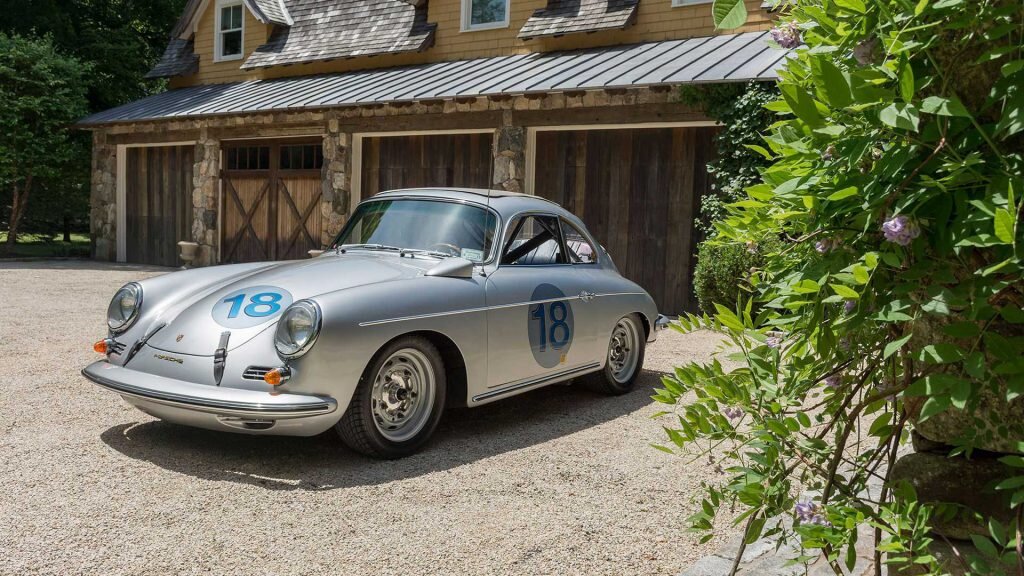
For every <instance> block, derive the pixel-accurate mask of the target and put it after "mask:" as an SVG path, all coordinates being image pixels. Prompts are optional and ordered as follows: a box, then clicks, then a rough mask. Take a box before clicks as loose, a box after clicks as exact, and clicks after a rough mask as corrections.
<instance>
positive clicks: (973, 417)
mask: <svg viewBox="0 0 1024 576" xmlns="http://www.w3.org/2000/svg"><path fill="white" fill-rule="evenodd" d="M979 396H980V402H979V404H978V408H977V409H976V410H975V411H973V412H971V411H965V410H957V409H956V408H950V409H948V410H946V411H944V412H940V413H939V414H936V415H934V416H932V417H931V418H929V419H927V420H925V421H924V422H915V424H914V428H915V430H917V432H918V433H919V434H921V436H923V437H925V438H927V439H928V440H931V441H932V442H937V443H939V444H954V443H956V439H957V438H959V437H960V436H962V435H963V433H964V432H965V431H966V430H970V429H971V428H972V427H978V428H980V430H979V433H978V434H979V435H978V436H977V437H976V440H975V442H974V445H975V447H977V448H980V449H982V450H987V451H989V452H1002V453H1005V454H1024V451H1022V450H1021V448H1022V440H1024V397H1020V398H1017V399H1016V400H1014V401H1013V402H1006V401H1005V400H1004V398H1001V397H999V396H997V395H996V394H995V393H993V392H992V391H991V390H988V389H985V390H982V391H981V392H980V394H979ZM910 400H911V401H908V402H907V413H908V414H909V415H910V416H911V418H912V419H914V417H915V416H916V415H917V414H918V413H920V409H921V404H922V403H923V402H922V400H923V399H921V398H918V399H910ZM914 400H916V401H914Z"/></svg>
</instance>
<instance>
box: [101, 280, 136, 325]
mask: <svg viewBox="0 0 1024 576" xmlns="http://www.w3.org/2000/svg"><path fill="white" fill-rule="evenodd" d="M140 310H142V286H141V285H140V284H138V283H137V282H131V283H128V284H125V285H124V286H122V287H121V289H120V290H118V291H117V293H116V294H114V298H113V299H111V301H110V305H109V306H107V327H108V328H110V331H111V332H113V333H114V334H120V333H121V332H124V331H125V330H127V329H129V328H131V327H132V324H134V323H135V321H136V320H138V318H139V311H140Z"/></svg>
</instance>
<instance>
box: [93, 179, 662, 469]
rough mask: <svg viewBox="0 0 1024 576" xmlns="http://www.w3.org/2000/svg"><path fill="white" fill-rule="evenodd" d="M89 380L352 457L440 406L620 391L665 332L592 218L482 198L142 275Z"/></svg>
mask: <svg viewBox="0 0 1024 576" xmlns="http://www.w3.org/2000/svg"><path fill="white" fill-rule="evenodd" d="M107 324H108V326H109V328H110V332H109V335H108V337H107V338H105V339H104V340H102V341H100V342H97V344H96V349H97V351H98V352H101V353H104V354H105V355H106V358H105V359H103V360H101V361H98V362H95V363H94V364H92V365H90V366H88V367H87V368H85V370H83V374H84V375H85V377H86V378H88V379H89V380H92V381H93V382H95V383H97V384H99V385H100V386H103V387H105V388H108V389H110V390H113V391H114V392H116V393H117V394H120V395H121V396H122V397H123V398H124V399H125V400H126V401H127V402H128V403H130V404H132V405H133V406H135V407H137V408H138V409H139V410H142V411H143V412H146V413H147V414H150V415H152V416H155V417H157V418H160V419H163V420H166V421H168V422H175V423H179V424H185V425H189V426H198V427H202V428H209V429H213V430H224V431H232V432H243V433H249V434H277V435H292V436H312V435H315V434H319V433H321V432H324V431H326V430H327V429H329V428H331V427H334V428H335V429H336V430H337V432H338V434H339V435H340V436H341V438H342V440H344V441H345V443H346V444H348V445H349V446H350V447H352V448H353V449H355V450H357V451H359V452H363V453H365V454H369V455H372V456H376V457H381V458H397V457H401V456H404V455H407V454H409V453H411V452H413V451H415V450H416V449H417V448H419V447H420V446H421V445H422V444H423V443H424V442H425V441H426V440H427V439H428V438H429V437H430V435H431V434H432V433H433V431H434V429H435V428H436V427H437V424H438V422H439V421H440V418H441V414H442V412H443V410H444V408H445V406H447V405H453V404H456V405H463V406H466V405H468V406H479V405H481V404H485V403H488V402H492V401H494V400H498V399H501V398H505V397H508V396H512V395H515V394H520V393H523V392H526V391H528V390H533V389H535V388H538V387H541V386H545V385H548V384H554V383H556V382H563V381H566V380H570V379H576V378H581V377H582V378H583V379H585V380H589V381H590V383H591V384H592V385H594V386H596V387H598V388H599V389H601V390H603V391H606V392H608V393H610V394H622V393H625V392H628V391H629V390H630V389H631V387H632V386H633V384H634V382H635V381H636V379H637V376H638V374H639V373H640V369H641V366H642V365H643V360H644V349H645V345H646V343H647V342H650V341H653V340H654V339H655V337H656V333H657V331H658V330H660V329H662V328H663V327H664V326H666V325H667V321H666V319H665V318H663V317H661V316H659V315H658V313H657V309H656V308H655V305H654V302H653V301H652V300H651V297H650V296H649V295H648V294H647V293H646V292H645V291H644V290H643V289H642V288H640V287H639V286H637V285H636V284H634V283H633V282H630V281H629V280H626V279H625V278H623V277H622V276H621V275H620V274H619V272H618V270H616V268H615V265H614V264H613V263H612V259H611V258H610V257H609V255H608V254H607V252H606V251H605V250H604V249H603V248H602V247H601V246H600V245H599V244H598V243H597V242H595V241H594V238H593V237H592V236H591V235H590V234H589V233H588V232H587V230H586V228H585V227H584V226H583V223H582V222H581V221H580V220H579V219H578V218H576V217H575V216H573V215H572V214H570V213H569V212H567V211H566V210H563V209H562V208H560V207H559V206H557V205H556V204H553V203H551V202H548V201H546V200H543V199H540V198H537V197H534V196H527V195H523V194H514V193H506V192H497V191H486V190H454V189H422V190H398V191H392V192H386V193H383V194H379V195H377V196H374V197H373V198H372V199H370V200H367V201H364V202H363V203H361V204H360V205H359V207H358V208H357V209H356V211H355V213H354V214H353V216H352V218H351V219H350V220H349V222H348V224H347V225H346V226H345V228H344V230H343V231H342V232H341V234H340V236H339V237H338V239H337V241H336V242H335V244H334V245H333V246H332V247H331V249H330V250H328V251H326V252H324V253H323V254H322V255H320V256H318V257H316V258H313V259H311V260H304V261H291V262H277V263H267V262H264V263H256V264H236V265H227V266H216V267H210V268H199V269H193V270H185V271H181V272H176V273H173V274H167V275H164V276H159V277H155V278H150V279H148V280H143V281H140V282H132V283H130V284H128V285H126V286H124V287H123V288H121V289H120V290H119V291H118V292H117V294H116V295H115V296H114V299H113V301H111V303H110V307H109V309H108V311H107Z"/></svg>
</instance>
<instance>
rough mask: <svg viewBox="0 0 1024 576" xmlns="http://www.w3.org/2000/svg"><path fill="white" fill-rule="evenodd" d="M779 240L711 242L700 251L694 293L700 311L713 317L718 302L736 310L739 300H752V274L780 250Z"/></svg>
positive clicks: (705, 243)
mask: <svg viewBox="0 0 1024 576" xmlns="http://www.w3.org/2000/svg"><path fill="white" fill-rule="evenodd" d="M781 245H782V244H781V242H779V241H778V240H774V239H772V240H768V241H764V242H760V243H758V244H750V245H747V244H739V243H735V242H733V243H722V242H715V241H712V240H709V241H707V242H704V243H702V244H701V245H700V247H699V248H698V249H697V269H696V270H695V271H694V274H693V290H694V293H695V294H696V296H697V303H698V304H700V309H701V310H703V311H705V312H707V313H709V314H713V313H714V312H715V306H714V304H715V303H716V302H717V303H718V304H721V305H723V306H726V307H728V308H734V307H735V306H736V304H737V302H738V301H739V299H740V296H742V297H743V299H744V300H745V299H749V298H750V297H751V295H752V290H753V287H752V286H751V284H750V281H749V279H750V276H751V270H752V269H757V268H761V267H762V266H763V265H764V261H765V255H766V254H769V253H771V252H774V251H777V250H778V249H779V248H780V247H781Z"/></svg>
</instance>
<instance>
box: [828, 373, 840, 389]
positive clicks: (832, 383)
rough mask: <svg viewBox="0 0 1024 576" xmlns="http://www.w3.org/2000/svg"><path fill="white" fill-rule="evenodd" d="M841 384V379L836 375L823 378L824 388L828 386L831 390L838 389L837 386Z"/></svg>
mask: <svg viewBox="0 0 1024 576" xmlns="http://www.w3.org/2000/svg"><path fill="white" fill-rule="evenodd" d="M842 382H843V379H842V377H841V376H839V375H838V374H833V375H831V376H828V377H827V378H825V386H828V387H829V388H831V389H833V390H835V389H837V388H839V385H840V384H842Z"/></svg>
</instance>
